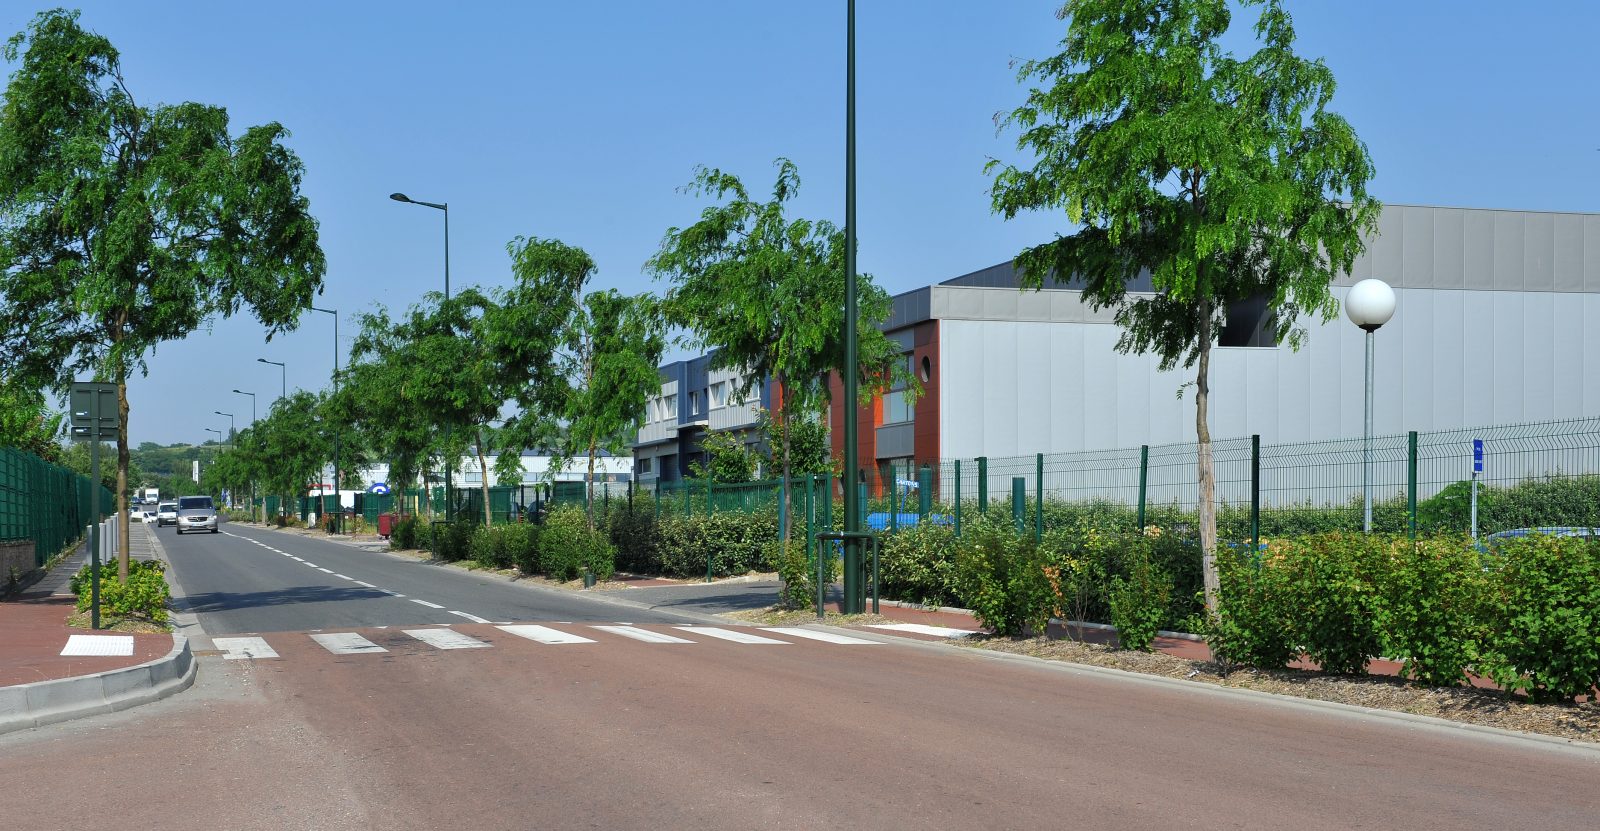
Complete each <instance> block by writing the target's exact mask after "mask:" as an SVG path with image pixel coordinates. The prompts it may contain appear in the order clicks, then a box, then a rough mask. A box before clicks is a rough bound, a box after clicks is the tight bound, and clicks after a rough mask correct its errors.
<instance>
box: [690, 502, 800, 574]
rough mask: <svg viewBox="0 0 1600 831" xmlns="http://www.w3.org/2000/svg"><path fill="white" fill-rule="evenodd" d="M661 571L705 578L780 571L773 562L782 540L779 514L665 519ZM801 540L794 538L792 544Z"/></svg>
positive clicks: (724, 514) (741, 514) (718, 515)
mask: <svg viewBox="0 0 1600 831" xmlns="http://www.w3.org/2000/svg"><path fill="white" fill-rule="evenodd" d="M660 535H661V536H660V552H661V570H662V572H663V573H666V574H671V575H675V576H679V577H704V576H705V575H706V570H707V562H708V560H709V562H710V571H711V574H712V575H713V576H724V577H725V576H728V575H732V574H746V573H748V572H751V571H770V570H776V564H774V563H772V562H770V561H769V559H768V558H769V555H770V554H772V553H773V549H772V547H771V545H770V544H771V543H772V542H773V541H775V540H777V539H778V515H777V513H776V512H753V513H744V512H727V513H718V514H710V515H706V514H697V515H695V516H692V517H687V518H686V517H681V516H672V517H668V516H663V517H661V523H660ZM795 540H797V538H796V537H791V541H795Z"/></svg>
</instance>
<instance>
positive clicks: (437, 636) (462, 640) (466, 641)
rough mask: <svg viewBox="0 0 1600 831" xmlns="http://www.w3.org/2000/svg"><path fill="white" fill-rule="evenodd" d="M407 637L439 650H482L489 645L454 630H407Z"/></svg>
mask: <svg viewBox="0 0 1600 831" xmlns="http://www.w3.org/2000/svg"><path fill="white" fill-rule="evenodd" d="M402 631H404V632H405V633H406V634H407V635H410V636H411V637H413V638H416V639H417V640H419V641H422V642H423V643H425V644H427V645H429V646H433V647H437V648H439V649H482V648H485V647H488V646H489V644H488V643H486V642H484V641H480V640H478V639H477V638H474V637H472V636H470V635H463V634H461V633H460V632H457V631H454V630H452V629H405V630H402Z"/></svg>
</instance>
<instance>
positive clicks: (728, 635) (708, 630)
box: [673, 626, 789, 646]
mask: <svg viewBox="0 0 1600 831" xmlns="http://www.w3.org/2000/svg"><path fill="white" fill-rule="evenodd" d="M673 628H674V629H681V630H683V631H685V632H689V633H691V634H695V635H705V636H707V637H711V638H719V639H721V640H725V641H733V642H734V643H775V644H780V645H783V646H788V645H789V642H788V641H780V640H778V639H777V638H763V637H761V636H760V635H755V634H751V633H749V632H741V631H739V630H737V629H718V628H717V627H715V626H674V627H673Z"/></svg>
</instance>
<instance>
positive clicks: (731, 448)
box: [689, 410, 765, 485]
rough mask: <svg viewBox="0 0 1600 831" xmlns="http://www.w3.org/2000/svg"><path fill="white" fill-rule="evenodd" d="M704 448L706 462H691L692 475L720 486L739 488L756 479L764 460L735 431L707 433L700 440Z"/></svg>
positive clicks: (701, 446) (690, 470)
mask: <svg viewBox="0 0 1600 831" xmlns="http://www.w3.org/2000/svg"><path fill="white" fill-rule="evenodd" d="M762 412H763V414H764V413H765V411H764V410H763V411H762ZM700 449H701V450H703V451H705V454H706V460H705V461H704V462H701V461H699V460H698V459H697V460H695V461H693V462H690V463H689V473H690V475H692V476H694V478H696V479H710V480H711V481H713V482H716V483H717V484H719V485H737V484H740V483H743V482H749V481H751V480H752V479H754V478H756V465H758V464H759V463H760V462H761V457H760V456H758V455H757V454H756V452H755V451H754V450H751V449H750V445H749V443H747V442H746V441H745V440H744V437H743V436H741V435H740V434H738V433H736V432H734V431H731V430H719V431H717V432H714V433H707V434H706V435H705V436H704V437H703V438H701V439H700Z"/></svg>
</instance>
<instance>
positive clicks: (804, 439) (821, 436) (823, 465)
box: [756, 409, 840, 477]
mask: <svg viewBox="0 0 1600 831" xmlns="http://www.w3.org/2000/svg"><path fill="white" fill-rule="evenodd" d="M783 426H784V425H782V424H780V423H779V421H778V420H777V419H774V418H773V417H772V411H771V410H766V409H763V410H762V411H761V412H759V413H757V414H756V432H758V433H760V434H761V448H762V458H764V459H765V460H766V462H767V468H768V470H774V471H777V470H782V468H783V456H782V453H781V452H780V451H781V450H782V448H783V433H782V428H783ZM787 426H788V428H789V475H790V476H791V477H794V476H804V475H806V474H808V473H828V474H832V475H834V476H837V475H839V468H840V465H839V464H837V463H835V462H834V460H833V444H832V442H831V440H830V439H829V437H828V425H827V422H826V421H825V420H824V419H822V418H819V417H817V416H814V415H809V414H797V415H796V416H795V417H794V418H791V419H789V423H788V425H787Z"/></svg>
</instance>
